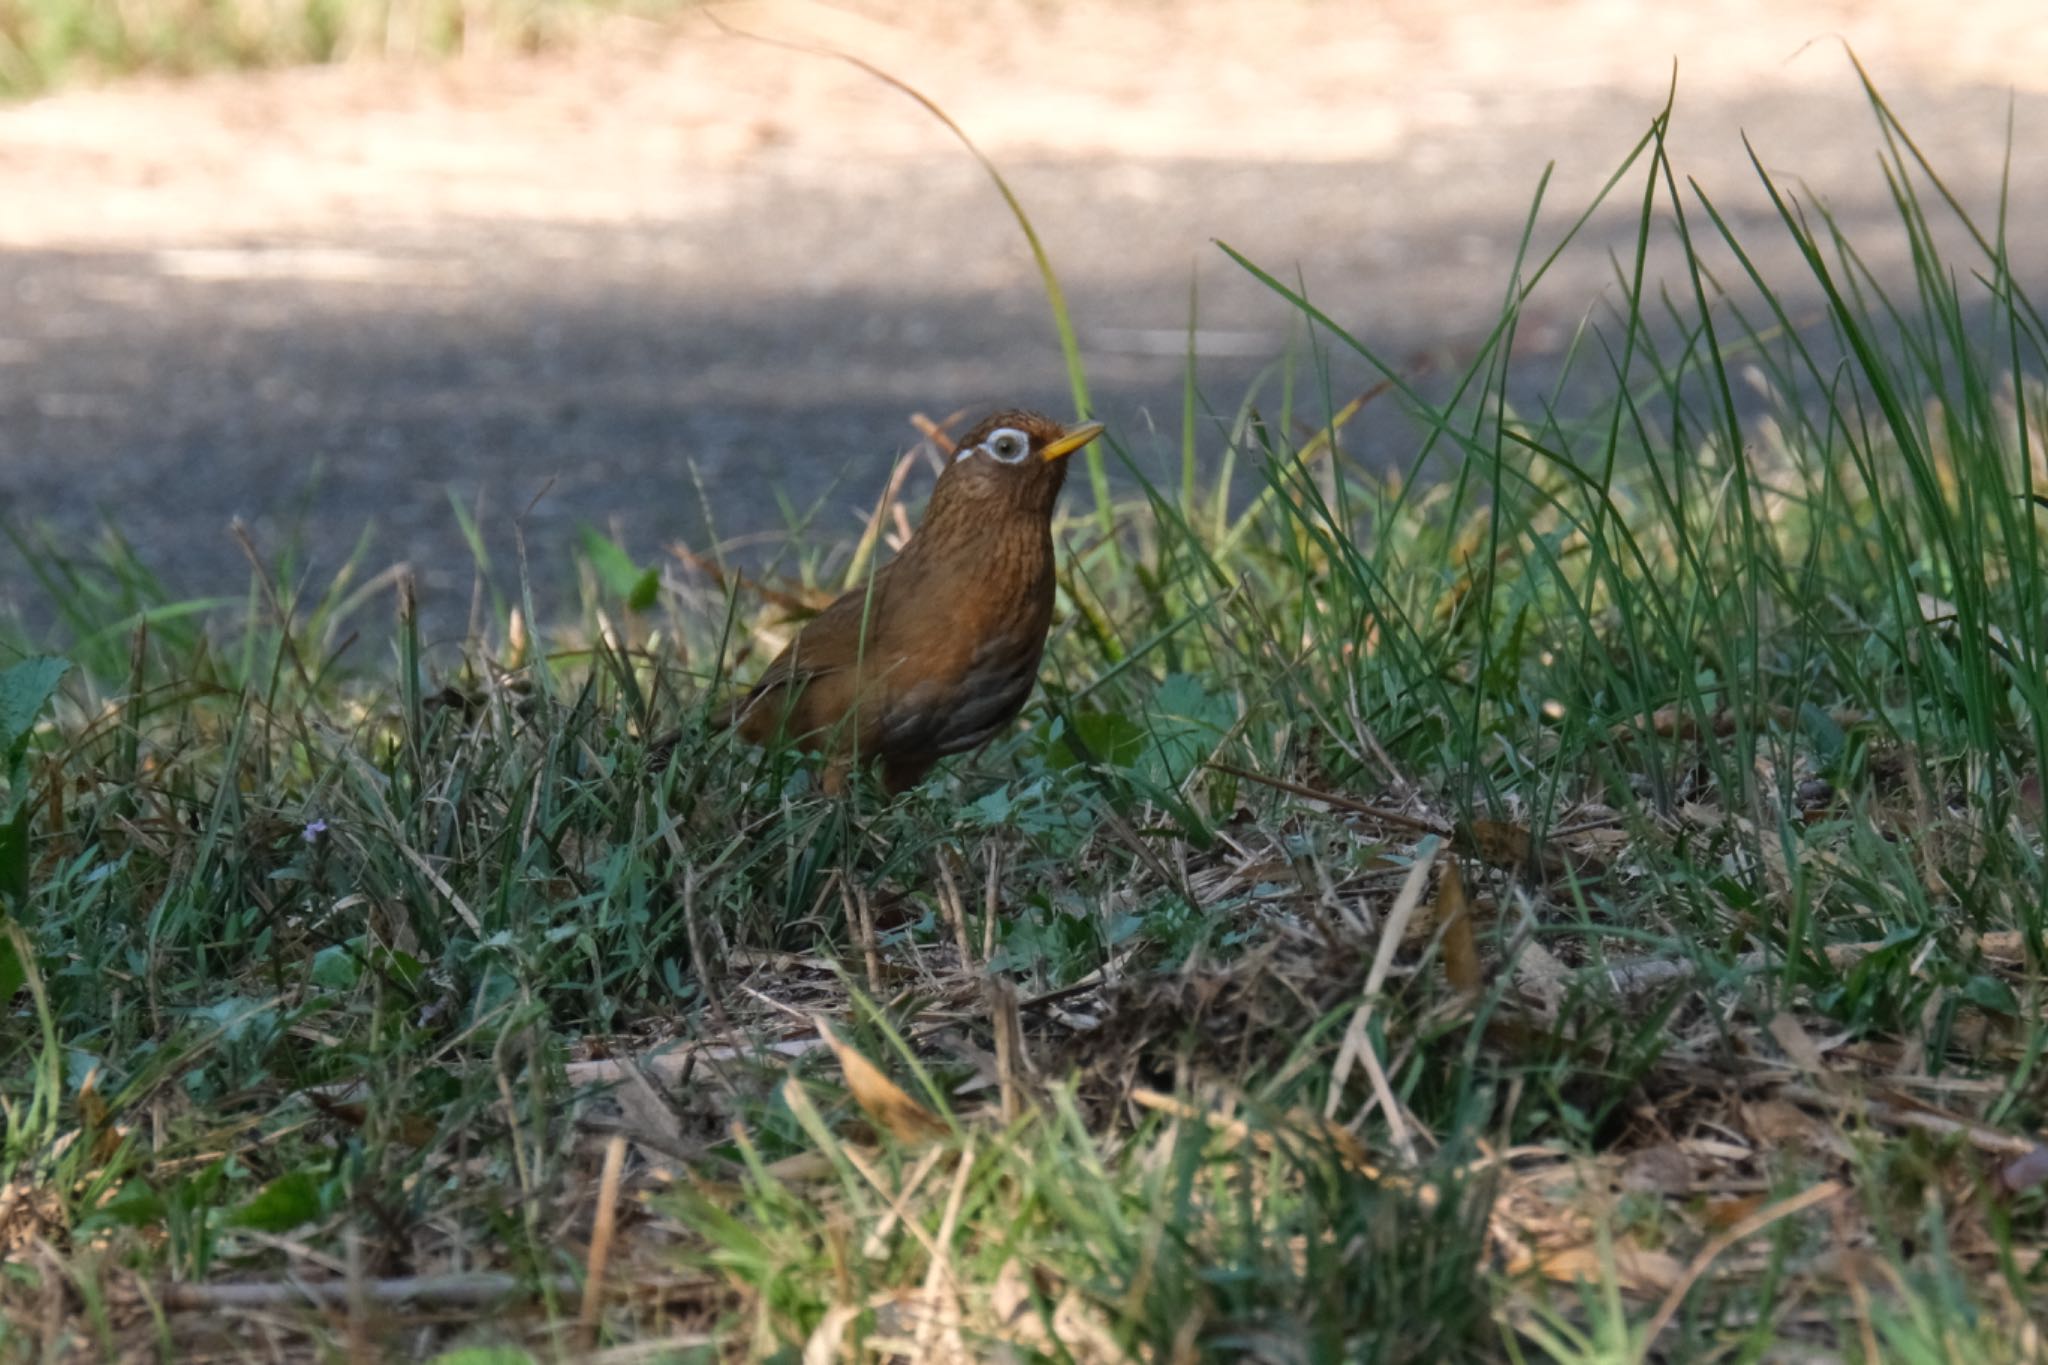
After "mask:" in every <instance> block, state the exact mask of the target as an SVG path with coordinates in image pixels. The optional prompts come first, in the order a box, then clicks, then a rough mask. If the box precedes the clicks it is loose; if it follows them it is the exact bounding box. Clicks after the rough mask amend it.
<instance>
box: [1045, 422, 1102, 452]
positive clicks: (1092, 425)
mask: <svg viewBox="0 0 2048 1365" xmlns="http://www.w3.org/2000/svg"><path fill="white" fill-rule="evenodd" d="M1101 434H1102V423H1100V422H1083V423H1081V425H1080V426H1077V427H1068V428H1067V429H1066V431H1065V432H1064V433H1062V434H1061V436H1060V438H1059V439H1058V440H1057V441H1051V442H1048V443H1047V445H1046V447H1045V450H1044V451H1043V452H1042V453H1043V455H1044V457H1045V458H1046V459H1048V460H1064V459H1065V458H1066V457H1067V456H1069V455H1071V454H1073V453H1074V452H1075V451H1077V450H1079V449H1080V448H1081V447H1082V446H1085V445H1087V444H1088V443H1089V442H1090V441H1092V440H1094V439H1095V438H1096V437H1098V436H1100V435H1101Z"/></svg>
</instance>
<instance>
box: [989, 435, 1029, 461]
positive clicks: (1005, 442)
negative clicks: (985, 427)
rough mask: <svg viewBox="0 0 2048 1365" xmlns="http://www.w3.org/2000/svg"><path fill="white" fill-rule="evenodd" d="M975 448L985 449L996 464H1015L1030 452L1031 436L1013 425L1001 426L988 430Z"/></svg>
mask: <svg viewBox="0 0 2048 1365" xmlns="http://www.w3.org/2000/svg"><path fill="white" fill-rule="evenodd" d="M976 449H978V450H985V451H987V452H988V457H989V458H990V459H991V460H994V461H995V462H996V463H998V464H1016V463H1017V462H1018V461H1020V460H1022V459H1023V458H1024V457H1025V456H1027V455H1029V454H1030V453H1031V438H1030V437H1029V436H1026V435H1025V434H1024V433H1023V432H1021V431H1019V430H1017V428H1015V427H1003V428H1001V429H999V430H996V431H992V432H990V433H989V434H988V439H987V440H986V441H983V442H982V443H981V444H980V445H979V446H977V447H976Z"/></svg>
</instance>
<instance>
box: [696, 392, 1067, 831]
mask: <svg viewBox="0 0 2048 1365" xmlns="http://www.w3.org/2000/svg"><path fill="white" fill-rule="evenodd" d="M1101 434H1102V424H1101V423H1100V422H1084V423H1081V424H1080V425H1078V426H1073V427H1063V426H1061V425H1060V424H1059V423H1058V422H1055V421H1053V420H1052V419H1051V418H1049V417H1042V416H1040V415H1039V414H1037V413H1035V412H1020V411H1014V410H1013V411H1007V412H998V413H996V414H994V415H993V416H990V417H986V418H984V419H982V421H981V422H980V424H979V425H977V426H976V427H974V429H973V430H971V431H969V432H968V433H967V434H966V435H965V436H963V437H962V438H961V439H960V444H959V445H958V446H956V447H955V448H954V451H953V455H952V458H951V460H950V461H949V462H948V463H947V465H946V468H945V470H944V472H942V473H941V474H940V475H939V482H938V485H937V487H935V488H933V489H932V498H931V503H930V505H929V506H928V507H926V509H925V514H924V522H923V524H922V525H920V526H919V527H918V529H917V532H916V534H915V535H913V536H912V537H911V538H910V543H909V544H908V545H906V546H904V547H903V550H902V552H901V553H899V554H898V555H897V556H896V557H895V558H894V559H892V560H890V561H889V562H888V563H887V564H885V565H883V566H882V567H881V568H880V569H878V570H876V571H875V573H874V575H873V577H872V578H871V579H870V580H869V581H868V582H866V583H863V584H861V585H860V586H859V587H856V588H854V589H853V590H852V591H850V592H848V593H847V594H846V595H845V596H843V597H841V598H840V599H839V600H838V601H836V602H834V603H833V604H832V605H831V606H829V607H827V608H825V610H823V611H821V612H819V613H818V614H817V615H816V616H815V617H813V618H811V620H810V621H809V622H808V623H806V624H805V626H804V628H803V630H802V631H800V632H798V634H797V637H796V639H794V640H792V641H791V642H790V644H789V647H788V648H787V649H785V650H783V651H782V653H781V654H779V655H778V656H776V659H775V662H774V663H772V664H770V665H768V671H767V672H765V673H763V674H762V675H761V680H760V681H759V682H757V683H755V684H754V686H753V688H752V690H750V691H749V692H748V693H747V694H746V695H745V696H744V697H742V698H741V699H740V700H739V702H738V704H737V705H736V706H735V707H734V708H733V713H732V720H733V723H734V724H736V725H737V726H738V728H739V732H740V734H742V735H744V736H745V737H746V738H747V739H749V740H752V741H753V742H754V743H756V744H762V743H766V742H768V741H769V740H771V739H774V738H775V737H776V736H778V735H780V736H782V737H783V738H785V739H789V740H794V741H797V742H800V743H806V744H815V745H816V746H817V747H818V748H820V749H822V750H824V751H825V753H826V755H827V762H826V767H825V779H824V787H825V790H826V791H827V792H831V793H834V794H837V793H839V792H841V791H843V790H844V789H845V786H846V774H847V771H848V769H849V768H850V767H852V766H853V765H854V764H855V763H866V762H870V761H879V762H880V764H881V769H882V785H883V786H884V787H886V788H887V789H888V790H889V792H890V793H891V794H894V793H897V792H901V791H905V790H907V789H909V788H911V787H914V786H916V785H917V783H918V782H919V781H920V780H921V779H922V778H923V777H924V775H925V774H926V773H928V772H930V771H931V769H932V765H933V764H935V763H937V762H938V761H939V760H940V759H941V758H943V757H945V756H946V755H947V754H957V753H961V752H964V751H965V750H968V749H973V748H976V747H978V746H979V745H981V744H983V743H985V742H986V741H987V740H989V739H990V738H992V737H993V736H994V735H995V734H996V733H997V732H999V731H1000V730H1002V729H1003V727H1004V726H1006V725H1008V724H1009V723H1010V722H1011V721H1012V720H1013V719H1015V718H1016V715H1017V712H1018V711H1020V710H1022V709H1023V707H1024V701H1025V698H1027V697H1029V696H1030V695H1031V685H1032V684H1033V683H1034V682H1036V681H1037V680H1038V658H1039V655H1040V654H1042V653H1043V652H1044V650H1045V634H1046V631H1047V629H1048V628H1049V627H1050V626H1051V624H1052V598H1053V558H1052V512H1053V504H1054V502H1055V501H1057V500H1058V498H1059V493H1060V485H1061V484H1062V483H1064V482H1065V481H1066V477H1067V463H1066V460H1067V456H1069V455H1071V454H1073V453H1074V452H1075V451H1077V450H1079V449H1080V448H1081V447H1083V446H1085V445H1087V444H1088V443H1089V442H1090V441H1092V440H1094V439H1095V438H1096V437H1097V436H1099V435H1101Z"/></svg>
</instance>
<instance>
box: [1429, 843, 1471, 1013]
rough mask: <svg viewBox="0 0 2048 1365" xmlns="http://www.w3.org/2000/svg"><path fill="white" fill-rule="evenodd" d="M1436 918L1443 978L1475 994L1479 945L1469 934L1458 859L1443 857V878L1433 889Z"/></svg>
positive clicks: (1467, 904)
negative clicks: (1441, 938) (1441, 942)
mask: <svg viewBox="0 0 2048 1365" xmlns="http://www.w3.org/2000/svg"><path fill="white" fill-rule="evenodd" d="M1436 919H1437V922H1438V923H1439V924H1441V925H1443V935H1444V978H1445V979H1446V980H1448V981H1449V982H1450V983H1451V989H1452V990H1455V991H1458V992H1459V993H1461V994H1464V995H1477V994H1479V988H1480V981H1479V945H1478V942H1477V940H1476V939H1474V937H1473V934H1472V906H1471V903H1470V902H1468V901H1467V900H1466V899H1465V881H1464V879H1463V878H1462V877H1460V876H1459V875H1458V860H1457V859H1456V858H1446V859H1444V875H1443V880H1441V881H1440V882H1438V883H1437V888H1436Z"/></svg>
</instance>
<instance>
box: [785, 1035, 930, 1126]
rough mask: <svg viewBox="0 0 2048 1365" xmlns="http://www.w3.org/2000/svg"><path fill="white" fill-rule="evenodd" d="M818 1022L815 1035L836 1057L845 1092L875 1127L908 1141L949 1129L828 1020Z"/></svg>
mask: <svg viewBox="0 0 2048 1365" xmlns="http://www.w3.org/2000/svg"><path fill="white" fill-rule="evenodd" d="M817 1024H818V1036H819V1037H820V1038H823V1039H824V1040H825V1045H826V1046H827V1047H829V1048H831V1049H832V1055H833V1056H834V1057H837V1058H838V1059H839V1070H840V1073H841V1074H842V1075H844V1076H845V1077H846V1089H847V1093H849V1094H851V1095H852V1096H853V1102H854V1103H855V1104H858V1105H859V1106H860V1107H861V1111H862V1112H863V1113H865V1114H866V1115H867V1116H868V1117H869V1118H870V1119H873V1120H874V1121H875V1124H876V1126H877V1127H879V1128H881V1129H883V1130H884V1131H885V1132H887V1133H888V1134H889V1135H890V1136H891V1137H894V1138H896V1139H897V1140H898V1141H900V1142H911V1143H918V1142H930V1141H932V1140H933V1139H935V1138H939V1137H943V1136H945V1134H946V1133H947V1132H949V1131H950V1129H949V1128H948V1127H947V1125H946V1123H945V1121H944V1120H942V1119H940V1118H939V1116H938V1115H936V1114H934V1113H933V1112H932V1111H931V1110H929V1109H927V1108H925V1107H924V1106H923V1105H922V1104H919V1103H918V1102H917V1101H916V1100H914V1099H912V1098H911V1097H910V1096H909V1095H908V1094H906V1093H905V1092H904V1090H903V1087H901V1086H899V1085H897V1084H896V1082H894V1081H892V1080H890V1079H889V1078H888V1077H887V1076H885V1075H883V1074H882V1069H881V1068H880V1067H878V1066H876V1065H875V1064H874V1063H873V1062H871V1061H869V1060H868V1059H867V1058H865V1057H863V1056H861V1055H860V1053H859V1052H858V1051H856V1050H855V1049H854V1048H852V1047H851V1046H849V1045H847V1044H846V1043H842V1042H841V1041H839V1037H838V1035H836V1034H835V1033H833V1032H832V1026H831V1025H830V1024H828V1023H826V1022H825V1021H824V1020H823V1019H819V1020H818V1021H817Z"/></svg>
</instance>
